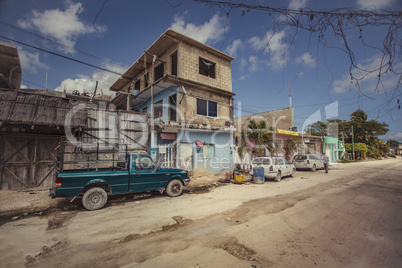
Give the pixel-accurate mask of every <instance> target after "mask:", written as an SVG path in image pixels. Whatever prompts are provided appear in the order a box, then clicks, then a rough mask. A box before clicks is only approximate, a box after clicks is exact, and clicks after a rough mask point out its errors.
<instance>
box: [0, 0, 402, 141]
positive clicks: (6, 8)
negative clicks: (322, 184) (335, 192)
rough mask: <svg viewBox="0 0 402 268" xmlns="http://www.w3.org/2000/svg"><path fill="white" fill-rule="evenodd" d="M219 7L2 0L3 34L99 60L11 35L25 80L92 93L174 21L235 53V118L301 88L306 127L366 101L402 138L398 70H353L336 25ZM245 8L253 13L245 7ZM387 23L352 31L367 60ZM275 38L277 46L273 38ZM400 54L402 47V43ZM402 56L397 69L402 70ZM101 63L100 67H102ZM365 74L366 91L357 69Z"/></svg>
mask: <svg viewBox="0 0 402 268" xmlns="http://www.w3.org/2000/svg"><path fill="white" fill-rule="evenodd" d="M247 3H255V4H259V5H267V6H271V7H283V8H290V9H294V10H299V9H312V10H317V11H320V10H325V9H330V8H341V7H354V8H360V9H364V10H373V9H374V8H377V9H384V10H393V11H395V10H402V4H401V3H400V2H398V1H397V0H338V1H321V0H271V1H264V0H254V1H247ZM228 11H229V9H228V8H219V7H215V6H212V7H211V6H209V5H208V6H207V5H205V4H199V3H196V2H195V1H191V0H153V1H146V0H136V1H129V0H102V1H95V0H82V1H80V2H78V1H73V0H64V1H54V0H0V35H1V36H4V37H6V38H9V39H13V40H16V41H19V42H21V43H24V44H28V45H31V46H35V47H39V48H41V49H43V50H47V51H51V52H53V53H57V54H60V55H63V56H64V57H68V58H72V59H75V60H77V61H80V62H84V63H87V64H90V65H92V66H88V65H85V64H82V63H78V62H76V61H72V60H68V59H66V58H62V57H58V56H55V55H54V54H50V53H47V52H44V51H40V50H37V49H34V48H32V47H29V46H26V45H24V44H21V43H14V42H12V41H10V40H9V39H5V38H1V37H0V41H2V42H7V43H14V44H16V45H17V47H18V53H19V56H20V61H21V65H22V73H23V76H22V86H23V87H25V88H35V89H43V88H48V89H52V90H59V91H62V90H66V91H68V92H72V91H73V90H79V91H80V92H83V91H84V90H85V91H89V92H93V91H94V89H95V84H96V81H98V82H99V89H100V91H101V92H102V93H104V94H113V93H111V92H109V90H108V89H109V87H110V86H111V85H112V84H113V83H114V81H116V80H117V79H118V77H119V75H118V74H115V73H111V72H107V71H105V70H102V69H107V70H111V71H113V72H116V73H124V72H125V70H127V68H128V67H129V66H131V65H132V64H133V63H134V62H135V61H136V60H137V59H138V57H139V56H140V55H141V54H142V53H143V52H144V50H146V49H147V48H149V46H150V45H151V44H152V43H153V42H154V41H155V40H156V39H157V38H158V37H159V36H160V35H161V34H162V33H163V32H164V31H166V29H168V28H171V29H173V30H176V31H178V32H180V33H183V34H185V35H188V36H190V37H192V38H194V39H196V40H198V41H200V42H202V43H205V44H207V45H209V46H211V47H214V48H216V49H218V50H221V51H223V52H225V53H227V54H229V55H231V56H233V57H234V58H235V59H234V60H233V61H232V63H231V67H232V88H233V92H234V93H236V96H235V117H238V116H243V115H249V114H254V113H259V112H264V111H270V110H276V109H282V108H287V107H289V105H290V103H289V89H291V94H292V105H293V107H294V116H295V118H294V120H295V125H296V127H297V128H298V131H299V132H300V131H302V130H303V129H305V126H306V125H308V124H309V123H313V122H314V121H317V120H320V121H324V122H325V121H326V120H327V119H335V118H339V119H343V120H349V116H350V114H351V113H353V112H354V111H356V110H357V109H362V110H363V111H365V112H366V114H367V115H368V117H369V119H370V120H378V121H379V122H385V123H387V124H388V125H389V129H390V131H389V132H388V133H387V135H385V136H382V137H381V138H383V139H394V140H398V141H399V142H402V116H401V113H402V110H399V109H398V103H397V101H398V99H402V96H401V88H400V87H399V86H397V81H398V79H399V76H398V75H393V74H392V73H390V74H388V75H383V76H382V83H381V84H380V85H379V86H378V87H377V89H376V82H377V79H376V78H377V75H376V74H364V73H358V72H357V70H356V69H355V68H351V69H350V62H349V58H348V55H347V54H346V53H345V52H344V44H345V43H344V41H343V40H342V39H341V38H340V37H339V36H335V35H334V34H333V33H331V32H330V31H327V32H326V33H325V37H324V38H325V41H326V44H327V46H323V45H322V43H319V42H318V37H317V35H315V34H311V33H310V32H307V31H302V30H299V31H298V32H297V34H295V33H296V32H295V29H294V28H292V27H289V26H285V25H282V26H280V27H279V28H275V29H276V32H275V34H273V32H274V24H273V20H272V17H273V16H271V15H272V14H271V15H270V14H269V13H268V12H266V11H258V10H250V11H247V10H242V9H233V10H231V11H230V12H229V13H228ZM243 11H244V12H243ZM385 30H386V28H384V27H381V26H378V27H373V26H372V27H366V28H364V29H363V32H362V33H363V36H364V42H365V44H366V45H363V44H362V42H361V41H362V40H361V38H359V36H360V34H359V32H358V31H356V30H350V31H348V32H346V37H347V42H348V44H349V45H350V47H351V48H352V49H353V50H354V52H355V57H356V62H357V63H358V64H359V66H361V67H364V68H367V69H370V68H375V66H376V64H378V62H379V61H380V59H381V54H380V52H379V50H378V49H375V48H373V47H379V46H381V44H382V41H383V40H384V35H385V32H386V31H385ZM268 43H269V45H268ZM398 49H399V53H400V47H399V48H398ZM400 59H401V56H400V55H399V57H397V58H396V59H395V62H394V65H393V68H394V70H396V71H398V72H399V73H400V72H401V70H402V63H401V60H400ZM94 66H96V67H99V68H95V67H94ZM350 71H351V72H353V74H356V75H360V76H362V77H363V76H364V79H363V80H362V82H361V83H360V89H361V91H360V93H359V92H358V90H357V88H356V86H355V84H354V83H351V81H350V78H349V72H350Z"/></svg>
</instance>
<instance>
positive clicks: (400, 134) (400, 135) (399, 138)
mask: <svg viewBox="0 0 402 268" xmlns="http://www.w3.org/2000/svg"><path fill="white" fill-rule="evenodd" d="M389 138H390V139H391V140H396V141H399V142H402V132H398V133H396V134H395V135H392V136H389Z"/></svg>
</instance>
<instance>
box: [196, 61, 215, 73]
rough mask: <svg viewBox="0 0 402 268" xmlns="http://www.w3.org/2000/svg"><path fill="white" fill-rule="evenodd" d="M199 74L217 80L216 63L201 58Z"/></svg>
mask: <svg viewBox="0 0 402 268" xmlns="http://www.w3.org/2000/svg"><path fill="white" fill-rule="evenodd" d="M199 72H200V74H202V75H205V76H208V77H211V78H215V63H213V62H211V61H209V60H206V59H203V58H201V57H200V59H199Z"/></svg>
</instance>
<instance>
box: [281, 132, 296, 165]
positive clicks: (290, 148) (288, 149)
mask: <svg viewBox="0 0 402 268" xmlns="http://www.w3.org/2000/svg"><path fill="white" fill-rule="evenodd" d="M296 149H297V143H296V141H295V140H294V139H292V138H288V139H286V140H285V142H284V144H283V150H284V151H285V158H286V160H288V161H290V156H291V155H292V153H293V152H294V151H296Z"/></svg>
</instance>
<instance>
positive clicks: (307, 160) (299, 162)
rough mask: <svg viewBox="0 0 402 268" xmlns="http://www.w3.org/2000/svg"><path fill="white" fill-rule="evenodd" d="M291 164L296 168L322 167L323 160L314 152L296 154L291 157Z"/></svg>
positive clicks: (312, 169)
mask: <svg viewBox="0 0 402 268" xmlns="http://www.w3.org/2000/svg"><path fill="white" fill-rule="evenodd" d="M293 165H295V167H296V169H297V170H303V169H304V170H311V171H313V172H314V171H316V170H317V169H323V168H324V162H323V160H321V159H320V158H319V157H318V156H317V155H315V154H298V155H296V156H295V157H294V158H293Z"/></svg>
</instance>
